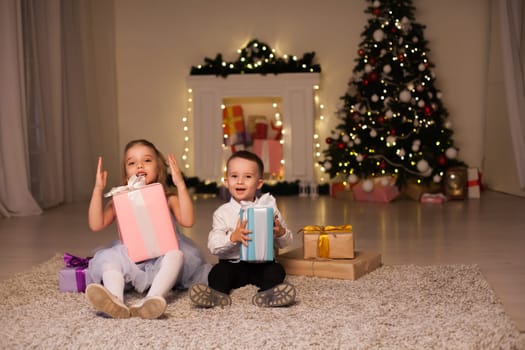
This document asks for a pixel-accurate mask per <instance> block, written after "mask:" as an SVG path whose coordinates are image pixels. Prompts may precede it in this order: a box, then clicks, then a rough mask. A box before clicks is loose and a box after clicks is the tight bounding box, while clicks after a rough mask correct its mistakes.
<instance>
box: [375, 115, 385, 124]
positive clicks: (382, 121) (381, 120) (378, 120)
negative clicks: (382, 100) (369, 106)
mask: <svg viewBox="0 0 525 350" xmlns="http://www.w3.org/2000/svg"><path fill="white" fill-rule="evenodd" d="M377 122H378V123H379V124H384V123H385V117H384V116H382V115H380V116H379V117H377Z"/></svg>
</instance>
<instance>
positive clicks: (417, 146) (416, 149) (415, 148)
mask: <svg viewBox="0 0 525 350" xmlns="http://www.w3.org/2000/svg"><path fill="white" fill-rule="evenodd" d="M412 151H413V152H417V151H419V145H418V144H417V143H415V142H414V143H413V144H412Z"/></svg>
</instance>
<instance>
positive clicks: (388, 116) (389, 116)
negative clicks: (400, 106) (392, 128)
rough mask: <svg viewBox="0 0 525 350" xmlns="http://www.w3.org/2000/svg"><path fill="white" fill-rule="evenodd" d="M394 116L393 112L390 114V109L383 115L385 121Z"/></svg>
mask: <svg viewBox="0 0 525 350" xmlns="http://www.w3.org/2000/svg"><path fill="white" fill-rule="evenodd" d="M393 115H394V112H392V110H391V109H389V110H387V111H386V113H385V118H386V119H392V116H393Z"/></svg>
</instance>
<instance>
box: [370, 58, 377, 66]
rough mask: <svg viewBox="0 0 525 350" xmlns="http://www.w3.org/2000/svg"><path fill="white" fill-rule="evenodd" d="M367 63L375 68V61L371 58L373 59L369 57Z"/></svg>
mask: <svg viewBox="0 0 525 350" xmlns="http://www.w3.org/2000/svg"><path fill="white" fill-rule="evenodd" d="M368 62H369V63H370V64H371V65H372V66H375V65H376V59H375V58H373V57H370V58H369V59H368Z"/></svg>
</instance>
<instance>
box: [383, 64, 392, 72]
mask: <svg viewBox="0 0 525 350" xmlns="http://www.w3.org/2000/svg"><path fill="white" fill-rule="evenodd" d="M391 71H392V66H391V65H389V64H385V65H384V66H383V73H385V74H390V72H391Z"/></svg>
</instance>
